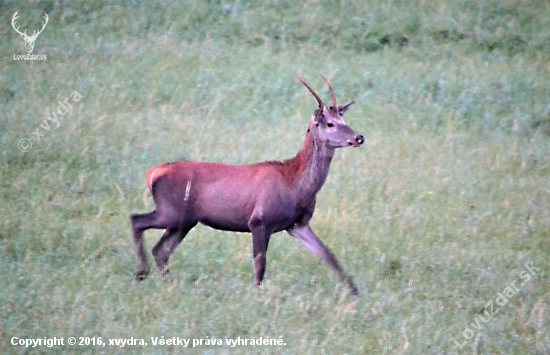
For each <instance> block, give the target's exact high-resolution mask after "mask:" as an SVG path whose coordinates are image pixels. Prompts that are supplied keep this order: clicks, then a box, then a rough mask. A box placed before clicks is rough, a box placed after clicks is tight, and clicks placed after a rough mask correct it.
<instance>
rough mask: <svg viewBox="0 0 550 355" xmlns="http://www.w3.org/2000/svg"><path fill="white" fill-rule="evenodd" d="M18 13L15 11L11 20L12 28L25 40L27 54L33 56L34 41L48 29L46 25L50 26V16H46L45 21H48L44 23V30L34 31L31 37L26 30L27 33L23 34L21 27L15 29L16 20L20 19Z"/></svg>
mask: <svg viewBox="0 0 550 355" xmlns="http://www.w3.org/2000/svg"><path fill="white" fill-rule="evenodd" d="M17 12H18V11H15V14H13V17H12V18H11V26H12V27H13V29H14V30H15V32H17V33H19V34H20V35H21V37H22V38H23V40H25V46H26V47H27V53H28V54H31V53H32V51H33V50H34V41H36V39H37V38H38V35H39V34H41V33H42V31H44V29H45V28H46V25H47V24H48V15H47V14H44V19H45V20H46V22H44V23H42V29H41V30H40V31H38V32H37V30H34V31H33V33H32V35H31V36H29V35H27V30H25V32H21V31H19V27H15V20H17V18H18V16H17Z"/></svg>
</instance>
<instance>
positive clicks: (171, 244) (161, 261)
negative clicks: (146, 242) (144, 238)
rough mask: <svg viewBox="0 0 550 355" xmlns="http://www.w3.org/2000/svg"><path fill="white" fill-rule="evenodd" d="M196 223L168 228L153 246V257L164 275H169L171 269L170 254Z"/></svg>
mask: <svg viewBox="0 0 550 355" xmlns="http://www.w3.org/2000/svg"><path fill="white" fill-rule="evenodd" d="M195 225H196V223H194V224H192V225H189V226H187V227H185V228H167V229H166V231H165V232H164V234H163V235H162V237H161V238H160V240H159V241H158V242H157V244H156V245H155V246H154V247H153V257H154V258H155V263H156V264H157V266H158V268H159V269H160V270H161V271H162V273H163V274H164V275H168V274H169V273H170V270H169V268H168V260H169V259H170V255H172V253H173V252H174V250H175V249H176V248H177V247H178V245H179V244H180V243H181V241H182V240H183V238H185V236H186V235H187V233H188V232H189V231H190V230H191V229H192V228H193V227H194V226H195Z"/></svg>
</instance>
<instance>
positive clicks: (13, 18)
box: [11, 11, 28, 38]
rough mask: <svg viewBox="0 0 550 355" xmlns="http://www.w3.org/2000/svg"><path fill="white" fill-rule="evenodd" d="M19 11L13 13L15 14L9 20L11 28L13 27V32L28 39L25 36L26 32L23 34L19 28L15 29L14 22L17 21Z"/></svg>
mask: <svg viewBox="0 0 550 355" xmlns="http://www.w3.org/2000/svg"><path fill="white" fill-rule="evenodd" d="M18 12H19V11H15V13H14V14H13V17H12V18H11V27H13V29H14V30H15V32H17V33H19V34H20V35H21V36H22V37H23V38H25V37H28V36H27V31H25V33H21V31H19V27H17V28H16V27H15V20H17V18H18V16H17V13H18Z"/></svg>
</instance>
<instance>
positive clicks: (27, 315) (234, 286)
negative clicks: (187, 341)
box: [0, 0, 550, 355]
mask: <svg viewBox="0 0 550 355" xmlns="http://www.w3.org/2000/svg"><path fill="white" fill-rule="evenodd" d="M0 9H1V11H0V17H1V19H2V21H1V23H2V25H1V26H0V53H1V55H0V60H1V61H2V65H1V66H0V110H1V116H0V141H1V146H2V150H1V155H0V184H1V185H0V194H1V200H2V203H1V204H0V216H1V217H0V319H1V320H0V322H1V326H0V352H1V353H3V354H11V353H136V354H138V353H149V354H165V353H181V352H182V349H181V348H178V347H170V346H166V347H153V346H151V340H150V337H160V336H164V337H165V338H171V337H176V336H177V337H181V338H195V339H199V338H203V339H206V338H207V337H208V338H210V339H228V338H237V337H241V338H255V339H257V338H259V337H260V336H262V337H264V338H279V337H280V338H281V339H283V340H284V342H285V343H286V345H284V346H276V347H274V346H272V347H250V346H248V347H246V346H240V347H235V348H230V347H228V346H225V345H224V346H202V347H197V348H194V349H190V350H187V351H188V352H189V353H196V354H230V353H231V354H233V353H235V354H462V353H465V354H537V355H543V354H550V309H549V303H550V286H549V285H550V273H549V268H548V259H549V255H550V239H549V237H550V181H549V176H550V157H549V154H548V153H549V149H550V1H547V0H545V1H543V0H533V1H527V0H524V1H519V0H476V1H474V0H465V1H460V2H456V1H451V0H443V1H433V0H412V1H399V0H394V1H378V0H370V1H362V0H361V1H360V0H347V1H344V0H342V1H337V0H311V1H306V0H303V1H285V0H278V1H277V0H273V1H267V0H265V1H247V0H234V1H202V0H190V1H181V2H180V1H175V0H166V1H158V2H140V1H120V2H112V3H111V2H102V1H98V0H92V1H70V2H69V1H21V2H20V1H2V2H1V3H0ZM16 10H19V15H20V18H19V19H18V25H20V26H21V29H22V30H23V29H25V28H27V29H28V33H29V34H30V33H32V30H33V29H34V28H40V26H41V21H42V16H43V13H44V12H46V13H47V14H48V15H49V18H50V20H49V24H48V25H47V27H46V29H45V30H44V32H43V33H42V34H40V36H39V37H38V39H37V40H36V45H35V49H34V54H46V56H47V60H46V61H17V60H14V57H13V55H14V54H17V55H19V54H24V53H25V47H24V42H23V40H22V39H21V38H20V36H19V35H17V33H16V32H15V31H14V30H13V29H12V28H11V26H10V22H11V17H12V16H13V14H14V13H15V11H16ZM294 72H296V73H298V74H300V75H301V76H302V77H303V78H304V79H305V80H306V81H307V82H309V83H310V84H311V85H312V86H313V87H314V88H315V89H316V90H317V91H318V92H319V93H320V94H321V96H322V97H323V98H325V100H328V99H329V94H328V91H327V89H326V87H325V85H324V83H323V81H322V79H321V78H320V77H319V75H318V74H323V75H325V76H327V77H329V78H331V79H332V82H333V85H334V88H335V91H336V95H337V97H338V99H339V102H342V103H344V102H347V101H350V100H355V101H356V104H355V105H354V106H353V107H352V109H351V110H350V111H349V112H348V115H347V116H346V117H347V119H346V120H347V122H348V124H349V125H350V126H351V127H352V128H354V129H355V130H356V131H357V132H359V133H361V134H363V135H364V136H365V137H366V143H365V145H364V146H362V147H361V148H357V149H342V150H340V151H338V152H337V154H336V157H335V159H334V163H333V165H332V168H331V172H330V174H329V178H328V181H327V183H326V185H325V186H324V188H323V190H321V192H320V194H319V195H318V207H317V211H316V214H315V216H314V218H313V222H312V226H313V228H314V230H315V231H316V232H317V234H318V235H319V237H320V238H321V239H322V240H323V241H324V242H325V243H326V244H327V245H328V246H329V247H330V248H331V249H332V251H333V252H334V253H335V255H336V256H337V257H338V259H339V260H340V263H341V264H342V266H343V268H344V269H345V270H346V271H347V272H348V273H349V274H350V275H351V276H352V277H353V278H354V280H355V281H356V283H357V285H358V287H359V289H360V291H361V296H360V297H359V298H355V297H353V296H351V295H350V294H349V292H348V290H347V289H346V288H345V286H344V285H343V284H342V283H340V282H339V280H338V278H337V277H336V275H335V274H334V273H332V272H331V271H330V270H329V269H328V268H327V267H326V266H325V265H323V264H322V263H321V262H320V261H319V260H318V259H317V258H316V257H315V256H314V255H313V254H311V253H309V252H308V251H307V250H306V249H305V248H304V247H303V246H302V245H301V244H300V243H298V242H297V241H295V240H292V238H291V237H290V236H288V235H286V234H277V235H274V236H273V238H272V241H271V244H270V249H269V252H268V264H267V274H266V285H265V287H264V290H263V292H261V293H259V292H257V291H256V290H255V289H254V287H253V274H252V256H251V254H252V247H251V238H250V235H247V234H234V233H228V232H219V231H214V230H211V229H206V228H203V227H197V228H195V229H194V230H193V231H192V232H191V233H190V234H189V236H188V237H187V238H186V239H185V240H184V242H183V243H182V244H181V245H180V247H179V248H178V249H177V250H176V252H175V253H174V255H173V257H172V259H171V261H170V265H171V268H172V276H173V281H172V282H164V281H163V280H162V277H161V276H160V274H159V273H158V271H157V270H154V272H153V273H152V275H151V277H150V278H149V279H148V280H147V281H145V282H142V283H136V282H135V281H133V273H134V271H135V254H134V246H133V243H132V236H131V229H130V223H129V215H130V214H131V213H136V212H149V211H151V210H152V209H153V204H152V201H151V198H150V196H149V193H148V192H147V190H146V187H145V172H146V170H147V169H148V168H149V167H151V166H154V165H157V164H160V163H163V162H167V161H174V160H179V159H190V160H200V161H223V162H228V163H235V164H242V163H253V162H258V161H262V160H272V159H286V158H290V157H292V156H294V154H296V152H298V150H299V149H300V147H301V144H302V140H303V137H304V134H305V131H306V127H307V124H308V120H309V118H310V115H311V113H312V111H313V110H314V109H315V107H316V103H315V100H314V99H313V98H312V97H311V95H310V94H309V92H307V90H306V89H305V88H304V87H303V86H302V85H301V84H299V83H298V82H297V80H296V79H295V78H294V74H293V73H294ZM74 91H78V92H79V93H80V94H81V95H82V96H83V98H82V99H81V100H80V101H79V102H77V103H73V108H72V109H71V110H70V111H69V113H67V114H66V115H64V116H63V117H62V120H61V122H60V125H59V127H56V125H55V124H53V123H52V122H49V123H50V131H46V130H45V129H44V128H40V127H39V125H40V124H43V125H44V120H46V118H47V117H51V115H52V112H55V111H56V110H57V107H58V106H59V104H58V101H60V100H64V99H66V98H70V97H71V93H73V92H74ZM69 102H72V101H69ZM37 129H38V130H39V132H41V133H43V134H44V137H41V140H40V141H39V142H38V141H37V140H36V139H35V138H34V136H33V135H32V134H31V133H32V132H34V131H35V130H37ZM22 138H30V139H31V142H32V144H33V145H32V149H31V150H30V151H28V152H26V153H24V152H22V151H20V149H18V142H19V140H20V139H22ZM161 233H162V232H161V231H148V232H147V233H146V237H145V238H146V245H147V247H148V248H147V249H148V252H150V248H151V247H152V246H153V245H154V243H155V242H156V241H157V240H158V238H159V237H160V235H161ZM525 263H532V264H533V265H534V266H535V267H537V268H539V269H540V270H539V271H537V273H536V274H535V275H533V276H532V277H531V279H530V280H529V281H528V282H525V283H524V284H522V285H521V286H519V283H517V285H518V286H519V289H520V292H518V293H517V294H515V295H513V296H512V297H510V298H509V302H508V303H507V304H506V305H505V306H504V307H501V309H500V312H499V313H498V314H496V315H494V317H493V318H492V319H491V320H489V321H488V322H487V323H483V322H481V326H480V328H481V329H477V328H476V327H475V326H473V325H472V324H471V323H473V324H474V325H475V319H479V318H477V317H478V316H481V317H483V318H487V316H486V314H484V311H486V310H487V308H485V307H486V304H487V303H488V302H489V301H493V302H494V306H495V308H496V307H497V305H496V298H497V296H498V293H499V292H502V291H503V290H504V289H505V288H506V287H507V286H509V285H510V284H511V283H512V282H514V281H516V280H520V279H519V276H520V274H521V272H522V271H525V267H524V265H525ZM520 281H521V280H520ZM466 329H472V333H470V332H468V331H466V332H465V330H466ZM464 332H465V333H464ZM464 334H466V335H467V336H471V339H468V340H467V339H465V338H464ZM14 336H15V337H18V338H43V337H54V336H57V337H65V338H68V337H69V336H75V337H81V336H82V337H86V336H87V337H102V338H103V340H104V342H107V341H108V340H107V339H109V338H131V337H133V338H143V339H145V340H146V341H147V342H148V343H149V346H147V347H146V348H141V347H131V346H126V347H124V348H117V347H112V346H111V347H108V346H107V347H104V348H101V347H96V346H85V347H79V346H64V347H57V348H54V349H48V348H44V347H42V348H40V349H33V350H26V349H24V348H21V347H14V346H12V345H11V344H10V339H11V338H12V337H14ZM453 338H454V339H455V340H456V341H457V342H458V343H463V342H466V344H465V345H464V346H463V347H462V348H459V347H458V346H457V345H456V344H455V343H454V342H453V340H452V339H453Z"/></svg>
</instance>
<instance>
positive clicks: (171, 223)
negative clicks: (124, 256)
mask: <svg viewBox="0 0 550 355" xmlns="http://www.w3.org/2000/svg"><path fill="white" fill-rule="evenodd" d="M130 220H131V222H132V230H133V233H134V245H135V247H136V256H137V271H136V279H137V280H138V281H141V280H145V279H146V278H147V275H148V274H149V264H148V263H147V256H146V254H145V242H144V241H143V232H145V231H146V230H147V229H153V228H154V229H171V228H174V227H175V226H177V225H178V219H177V218H171V217H170V216H168V215H163V214H162V213H159V212H158V211H157V210H155V211H153V212H151V213H145V214H133V215H131V216H130Z"/></svg>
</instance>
